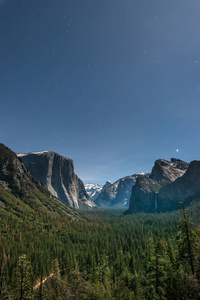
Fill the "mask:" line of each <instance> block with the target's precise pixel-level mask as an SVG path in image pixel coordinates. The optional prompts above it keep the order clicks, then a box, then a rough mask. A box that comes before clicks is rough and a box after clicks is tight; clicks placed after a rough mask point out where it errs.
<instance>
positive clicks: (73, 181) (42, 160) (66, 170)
mask: <svg viewBox="0 0 200 300" xmlns="http://www.w3.org/2000/svg"><path fill="white" fill-rule="evenodd" d="M18 157H20V158H21V159H22V160H23V161H24V163H25V165H26V166H27V168H28V169H29V171H30V173H31V174H32V176H34V177H35V178H37V180H38V181H40V182H41V183H42V184H43V185H44V186H45V187H47V189H48V190H49V191H50V192H51V194H52V195H54V196H56V197H57V198H59V199H61V200H63V201H64V202H66V203H68V204H69V205H70V206H73V207H75V208H78V209H79V208H93V207H95V206H96V205H95V204H94V202H93V201H92V200H91V199H90V197H89V196H88V194H87V193H86V191H85V187H84V184H83V182H82V181H81V180H80V179H79V178H78V176H77V175H76V174H75V173H74V165H73V160H71V159H69V158H66V157H64V156H61V155H59V154H57V153H55V152H52V151H44V152H32V153H28V154H18Z"/></svg>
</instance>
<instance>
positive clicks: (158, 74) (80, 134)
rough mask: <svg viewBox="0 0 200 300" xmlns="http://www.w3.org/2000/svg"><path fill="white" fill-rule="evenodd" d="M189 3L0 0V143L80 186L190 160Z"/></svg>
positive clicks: (194, 31) (199, 52) (198, 128)
mask: <svg viewBox="0 0 200 300" xmlns="http://www.w3.org/2000/svg"><path fill="white" fill-rule="evenodd" d="M199 32H200V2H199V0H151V1H149V0H84V1H83V0H57V1H55V0H34V1H27V0H0V142H2V143H4V144H5V145H6V146H8V147H9V148H11V149H12V150H13V151H15V152H17V153H28V152H33V151H44V150H51V151H54V152H57V153H59V154H61V155H64V156H66V157H69V158H71V159H73V161H74V167H75V172H76V173H77V175H78V176H79V177H80V178H81V179H82V180H83V181H84V183H89V182H91V183H99V184H104V183H105V181H106V180H111V181H116V180H117V179H119V178H121V177H124V176H128V175H131V174H134V173H138V172H142V171H144V172H150V171H151V169H152V167H153V164H154V161H155V160H156V159H159V158H163V159H167V160H169V159H170V158H171V157H176V158H180V159H183V160H185V161H188V162H190V161H192V160H195V159H196V160H199V159H200V34H199Z"/></svg>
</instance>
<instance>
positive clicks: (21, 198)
mask: <svg viewBox="0 0 200 300" xmlns="http://www.w3.org/2000/svg"><path fill="white" fill-rule="evenodd" d="M0 206H1V208H3V209H6V211H7V212H10V215H16V216H17V217H20V216H21V215H23V214H24V213H25V214H27V215H28V214H29V216H30V215H33V214H44V213H47V212H48V214H49V215H52V216H53V215H54V216H55V215H56V216H67V217H70V218H72V219H74V220H75V219H76V220H79V219H82V217H81V215H80V214H79V213H78V212H77V211H76V210H75V209H74V208H72V207H70V206H69V205H67V204H66V203H64V202H63V201H61V200H59V199H58V198H55V197H54V196H53V195H52V194H51V193H50V192H49V191H48V190H47V188H46V187H44V185H42V184H41V183H40V182H39V181H38V180H37V179H36V178H35V177H33V176H32V175H31V174H30V172H29V171H28V169H27V167H26V166H25V164H24V162H23V161H21V160H20V159H19V158H18V157H17V155H16V154H15V153H14V152H13V151H12V150H11V149H9V148H8V147H6V146H5V145H3V144H1V143H0Z"/></svg>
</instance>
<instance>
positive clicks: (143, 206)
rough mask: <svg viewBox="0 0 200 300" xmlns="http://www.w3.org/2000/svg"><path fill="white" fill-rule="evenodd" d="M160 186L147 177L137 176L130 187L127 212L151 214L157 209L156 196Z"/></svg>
mask: <svg viewBox="0 0 200 300" xmlns="http://www.w3.org/2000/svg"><path fill="white" fill-rule="evenodd" d="M161 187H162V184H160V183H159V182H157V181H156V180H153V179H151V178H148V177H143V176H139V177H138V178H137V181H136V184H135V185H134V186H133V187H132V191H131V198H130V206H129V212H131V213H134V212H153V211H154V210H156V209H157V194H158V191H159V190H160V188H161Z"/></svg>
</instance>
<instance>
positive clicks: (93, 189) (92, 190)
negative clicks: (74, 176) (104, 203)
mask: <svg viewBox="0 0 200 300" xmlns="http://www.w3.org/2000/svg"><path fill="white" fill-rule="evenodd" d="M111 184H113V182H112V181H106V183H105V184H104V185H99V184H94V183H87V184H86V185H85V190H86V192H87V194H88V195H89V197H90V198H91V199H92V200H93V201H95V200H96V198H97V197H98V196H99V194H100V193H101V192H102V191H104V190H105V189H106V188H107V187H109V186H110V185H111Z"/></svg>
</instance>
